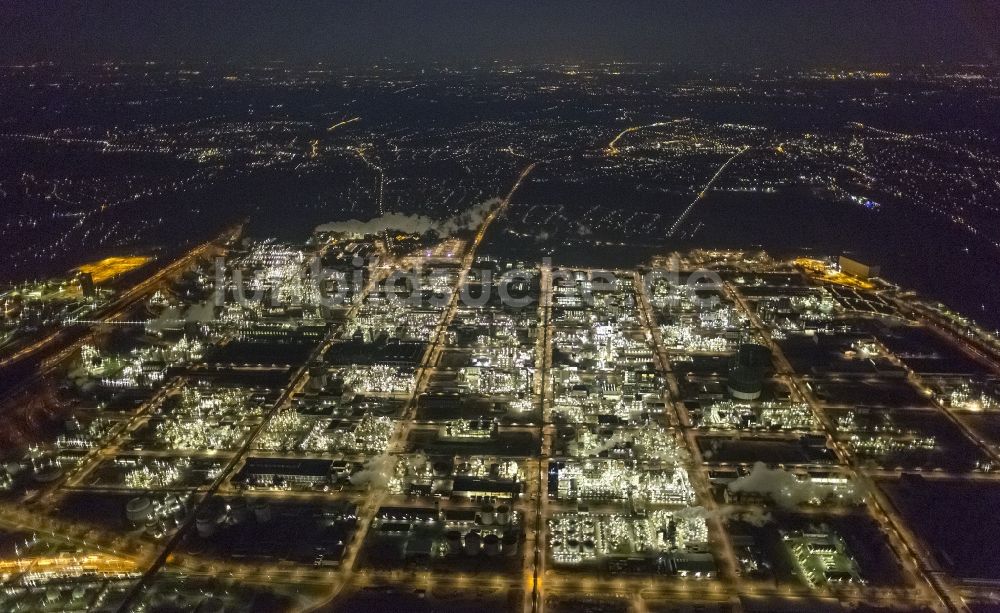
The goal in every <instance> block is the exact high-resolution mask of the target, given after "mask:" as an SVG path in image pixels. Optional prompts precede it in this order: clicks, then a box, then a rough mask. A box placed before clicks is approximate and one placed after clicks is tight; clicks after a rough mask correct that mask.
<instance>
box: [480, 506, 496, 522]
mask: <svg viewBox="0 0 1000 613" xmlns="http://www.w3.org/2000/svg"><path fill="white" fill-rule="evenodd" d="M495 520H496V510H495V509H494V508H493V505H491V504H486V505H483V508H482V509H480V511H479V523H481V524H483V525H484V526H492V525H493V522H494V521H495Z"/></svg>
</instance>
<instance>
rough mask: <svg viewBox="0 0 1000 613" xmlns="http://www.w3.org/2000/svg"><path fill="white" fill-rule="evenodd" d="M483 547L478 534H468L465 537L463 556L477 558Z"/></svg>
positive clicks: (481, 539)
mask: <svg viewBox="0 0 1000 613" xmlns="http://www.w3.org/2000/svg"><path fill="white" fill-rule="evenodd" d="M482 546H483V537H482V536H480V534H479V533H478V532H469V533H467V534H466V535H465V555H468V556H477V555H479V550H480V548H481V547H482Z"/></svg>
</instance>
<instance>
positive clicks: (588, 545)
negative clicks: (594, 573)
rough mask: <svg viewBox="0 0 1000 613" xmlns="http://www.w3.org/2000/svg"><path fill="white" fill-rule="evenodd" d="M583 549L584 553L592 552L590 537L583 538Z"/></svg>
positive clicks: (592, 545) (592, 546)
mask: <svg viewBox="0 0 1000 613" xmlns="http://www.w3.org/2000/svg"><path fill="white" fill-rule="evenodd" d="M582 547H583V551H584V552H586V553H594V541H593V540H591V539H584V541H583V545H582Z"/></svg>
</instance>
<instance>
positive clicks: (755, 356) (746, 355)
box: [736, 343, 773, 372]
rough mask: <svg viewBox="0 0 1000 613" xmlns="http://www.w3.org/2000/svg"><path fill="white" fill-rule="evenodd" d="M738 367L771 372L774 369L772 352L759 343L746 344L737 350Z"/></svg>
mask: <svg viewBox="0 0 1000 613" xmlns="http://www.w3.org/2000/svg"><path fill="white" fill-rule="evenodd" d="M736 365H737V366H742V367H744V368H754V369H759V370H761V371H765V372H766V371H769V370H771V369H772V368H773V366H772V365H771V350H770V349H768V348H767V347H765V346H764V345H758V344H757V343H744V344H742V345H740V346H739V348H738V349H737V350H736Z"/></svg>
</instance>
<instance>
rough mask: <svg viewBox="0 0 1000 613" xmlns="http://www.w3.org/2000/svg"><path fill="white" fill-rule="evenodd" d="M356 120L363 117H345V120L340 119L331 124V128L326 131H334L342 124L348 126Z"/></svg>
mask: <svg viewBox="0 0 1000 613" xmlns="http://www.w3.org/2000/svg"><path fill="white" fill-rule="evenodd" d="M355 121H361V118H360V117H352V118H350V119H345V120H344V121H340V122H337V123H335V124H333V125H332V126H330V127H329V128H327V129H326V131H327V132H333V131H334V130H336V129H337V128H339V127H341V126H346V125H347V124H349V123H354V122H355Z"/></svg>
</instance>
